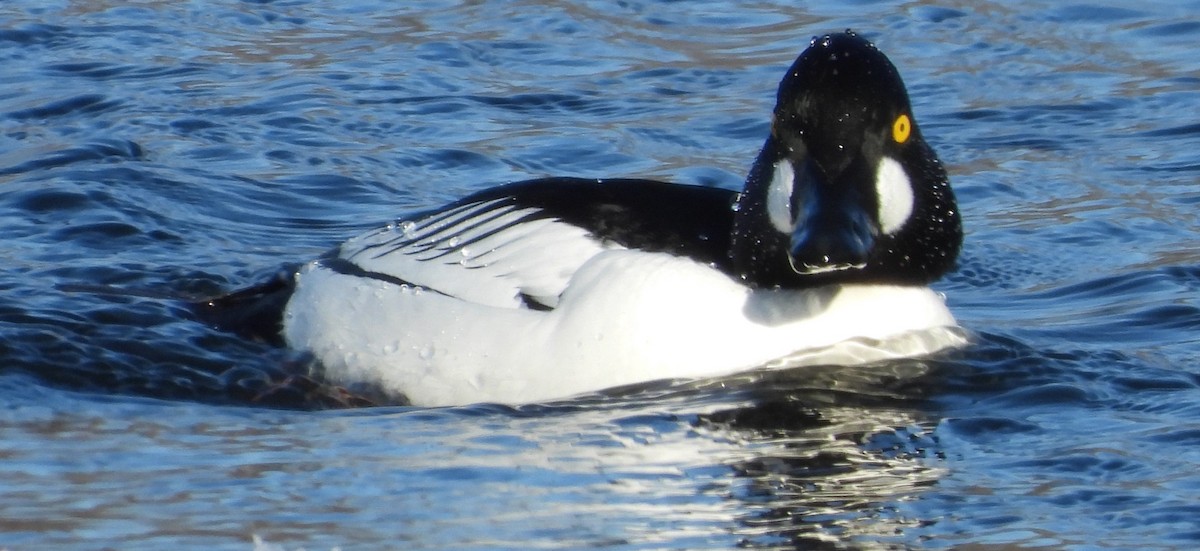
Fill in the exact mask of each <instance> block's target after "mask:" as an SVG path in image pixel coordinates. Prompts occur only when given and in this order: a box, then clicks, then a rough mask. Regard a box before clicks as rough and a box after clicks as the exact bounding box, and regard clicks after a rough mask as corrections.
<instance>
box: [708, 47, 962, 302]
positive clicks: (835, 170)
mask: <svg viewBox="0 0 1200 551" xmlns="http://www.w3.org/2000/svg"><path fill="white" fill-rule="evenodd" d="M735 208H736V209H737V212H736V213H735V214H734V229H733V235H732V240H731V243H732V244H731V261H732V264H733V268H734V270H735V272H736V273H737V275H739V276H740V277H742V278H743V279H744V280H745V281H746V282H747V283H748V284H751V285H755V286H780V287H808V286H814V285H823V284H827V283H835V282H880V283H896V284H925V283H929V282H930V281H933V280H935V279H937V278H938V277H941V276H942V275H943V274H944V273H946V272H947V271H948V270H949V269H950V268H952V267H953V265H954V261H955V258H956V257H957V256H958V251H959V248H960V247H961V245H962V226H961V221H960V218H959V213H958V207H957V206H956V204H955V201H954V193H953V192H952V191H951V189H950V184H949V180H948V178H947V176H946V171H945V169H944V168H943V167H942V164H941V162H939V161H938V159H937V156H936V154H934V152H933V149H932V148H930V147H929V144H927V143H926V142H925V140H924V138H922V136H921V131H920V128H919V127H918V126H917V122H916V118H915V117H914V116H913V113H912V107H911V106H910V105H909V101H908V92H907V91H906V90H905V88H904V82H903V81H902V80H901V79H900V74H899V73H898V72H897V71H896V68H895V67H894V66H893V65H892V63H891V61H889V60H888V58H887V57H886V56H884V55H883V53H882V52H880V51H879V50H878V49H876V48H875V46H874V45H873V44H871V43H870V42H868V41H866V40H865V39H863V38H862V37H860V36H858V35H856V34H854V33H853V32H850V31H847V32H845V33H840V34H830V35H826V36H823V37H820V38H815V39H813V41H812V44H811V45H810V46H809V47H808V49H807V50H805V51H804V52H803V53H802V54H800V57H799V58H797V59H796V62H795V63H793V64H792V66H791V68H790V69H788V72H787V74H786V75H785V76H784V78H783V81H782V82H780V84H779V93H778V97H777V100H776V105H775V113H774V121H773V124H772V125H771V135H770V136H769V137H768V138H767V141H766V143H765V144H764V145H763V148H762V151H761V152H760V153H759V155H758V158H757V159H756V160H755V162H754V166H753V167H752V168H751V171H750V175H749V176H748V177H747V180H746V188H745V190H744V191H743V192H742V194H741V195H740V196H739V198H738V201H737V204H736V207H735Z"/></svg>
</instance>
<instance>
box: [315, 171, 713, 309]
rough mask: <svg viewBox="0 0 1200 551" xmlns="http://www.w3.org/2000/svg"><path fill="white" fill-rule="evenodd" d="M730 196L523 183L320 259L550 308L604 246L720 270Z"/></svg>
mask: <svg viewBox="0 0 1200 551" xmlns="http://www.w3.org/2000/svg"><path fill="white" fill-rule="evenodd" d="M733 198H734V194H733V192H730V191H727V190H721V189H714V188H703V187H696V186H681V185H675V184H667V183H662V182H654V181H648V180H603V181H598V180H582V179H576V178H547V179H542V180H530V181H526V182H520V183H517V184H511V185H508V186H501V187H498V188H493V189H491V190H488V191H484V192H481V193H478V194H475V195H472V196H470V197H467V198H465V199H463V200H461V201H458V202H456V203H453V204H451V205H449V206H447V207H445V208H443V209H439V210H434V211H429V212H426V213H423V214H419V215H416V216H414V217H411V218H408V219H404V220H401V221H398V222H396V223H393V224H389V225H388V226H387V227H385V228H382V229H380V230H377V231H373V232H368V233H366V234H364V235H361V236H359V237H357V238H354V239H351V240H350V241H347V242H346V243H344V244H342V245H341V246H340V247H338V248H337V249H335V250H334V251H332V253H331V254H330V256H328V257H326V258H325V259H323V260H322V261H321V262H322V263H323V264H325V265H326V266H327V267H329V268H331V269H335V270H339V271H345V272H347V273H354V274H356V275H360V276H364V277H373V278H379V279H385V280H388V281H392V282H394V283H397V284H405V285H413V286H419V287H421V288H424V289H428V290H433V291H436V292H439V293H442V294H445V295H449V296H453V297H456V298H460V299H463V300H466V301H470V302H474V303H477V304H485V305H490V306H499V307H509V308H519V307H533V308H554V307H555V306H556V305H557V304H558V299H559V296H560V295H561V294H562V292H563V291H564V290H565V289H566V287H567V284H568V282H569V281H570V279H571V277H572V275H573V274H574V273H575V271H576V270H578V269H579V267H580V266H582V265H583V264H584V263H585V262H587V260H588V259H590V258H591V257H593V256H594V255H596V254H599V253H601V252H603V251H606V250H612V249H622V248H629V249H639V250H643V251H647V252H665V253H669V254H675V255H682V256H688V257H690V258H693V259H695V260H697V261H700V262H703V263H708V264H711V265H713V266H714V267H717V268H718V269H726V265H725V264H726V262H727V254H726V253H727V251H728V232H729V227H730V225H731V220H730V216H731V210H730V205H731V204H732V202H733Z"/></svg>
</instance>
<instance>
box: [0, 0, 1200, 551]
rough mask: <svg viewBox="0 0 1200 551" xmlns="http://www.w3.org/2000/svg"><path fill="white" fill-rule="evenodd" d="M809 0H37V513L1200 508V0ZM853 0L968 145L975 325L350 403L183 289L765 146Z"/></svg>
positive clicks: (864, 27) (868, 514)
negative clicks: (514, 393)
mask: <svg viewBox="0 0 1200 551" xmlns="http://www.w3.org/2000/svg"><path fill="white" fill-rule="evenodd" d="M806 4H810V5H808V6H807V7H804V8H798V7H795V6H793V3H790V2H756V3H740V2H728V1H725V2H687V3H681V2H628V1H627V2H608V1H606V2H561V3H560V2H507V3H501V2H484V3H469V4H460V3H455V2H405V3H386V2H371V1H370V0H368V1H366V2H353V3H346V2H305V1H278V2H271V1H254V2H251V1H246V2H238V1H232V0H223V1H213V2H164V1H146V2H136V3H131V2H106V1H87V2H85V1H78V2H70V1H65V0H58V1H49V2H45V1H35V0H6V1H5V2H3V3H0V82H2V83H3V86H0V231H2V232H3V245H2V246H0V254H2V255H3V262H0V359H2V363H0V548H7V549H13V550H22V549H47V548H53V549H95V548H99V547H104V546H109V547H111V548H116V549H148V550H149V549H214V548H223V549H252V548H255V547H258V548H259V549H277V548H278V549H287V550H289V551H290V550H294V549H299V548H305V549H310V550H312V549H331V548H335V547H340V548H342V549H363V548H400V549H448V548H458V549H463V548H494V547H500V548H588V547H615V548H622V549H659V548H671V549H702V548H714V549H729V548H734V547H750V548H792V547H796V548H966V547H969V548H974V549H992V548H997V549H998V548H1005V549H1009V548H1114V549H1131V548H1139V549H1153V548H1157V549H1192V548H1195V547H1196V546H1197V545H1198V544H1200V521H1198V520H1197V519H1200V500H1198V499H1197V496H1198V495H1200V391H1198V390H1197V387H1198V385H1200V361H1198V360H1200V357H1198V351H1200V343H1198V338H1197V334H1198V333H1197V329H1198V328H1200V309H1198V307H1200V301H1198V300H1197V292H1198V291H1200V249H1198V248H1197V247H1196V238H1197V234H1198V228H1200V223H1198V222H1200V220H1198V215H1197V213H1198V211H1200V209H1198V206H1200V199H1198V198H1200V193H1198V192H1197V189H1198V188H1197V184H1198V175H1200V117H1198V115H1197V114H1198V113H1200V61H1198V59H1200V58H1197V56H1196V44H1197V43H1200V20H1198V19H1197V14H1200V3H1197V2H1195V1H1190V2H1165V1H1163V2H1159V1H1154V0H1149V1H1144V2H1138V3H1136V4H1130V5H1129V6H1132V7H1129V6H1126V7H1118V6H1117V5H1116V4H1113V5H1102V4H1095V3H1092V4H1073V5H1062V4H1058V3H1045V4H1039V3H1034V2H1028V1H1026V2H1003V3H1001V2H991V3H989V2H971V3H967V2H963V3H961V5H960V4H955V3H949V4H938V5H934V4H926V3H920V2H917V3H905V2H870V1H860V2H850V3H845V2H824V3H816V4H811V3H806ZM847 27H850V28H854V29H856V30H859V31H861V32H862V33H864V34H866V35H868V36H869V37H871V38H872V39H873V40H875V41H876V42H877V43H878V44H879V46H880V47H881V48H882V49H883V50H884V51H885V52H887V53H888V54H889V56H890V57H891V58H892V60H893V61H894V62H895V63H896V65H897V66H898V67H899V68H900V70H901V72H902V74H903V75H904V76H905V79H906V80H907V81H908V83H909V88H910V90H909V91H910V94H911V95H912V98H913V102H914V108H915V110H916V115H917V120H918V122H919V124H921V125H922V130H923V131H924V133H925V134H926V136H927V137H928V139H929V140H930V142H931V143H932V144H933V145H934V147H935V148H936V149H937V150H938V152H939V154H940V155H941V157H942V159H943V160H944V161H945V162H946V164H947V166H948V167H949V169H950V172H951V176H952V180H953V183H954V186H955V188H956V190H957V193H958V195H959V198H960V204H961V207H962V211H963V213H964V217H965V224H966V229H967V232H968V233H967V242H966V246H965V250H964V254H963V256H962V257H961V259H960V264H959V268H958V270H957V271H956V272H955V273H953V274H952V275H951V276H949V277H948V278H946V279H945V280H944V281H942V282H940V283H939V284H938V285H937V288H938V290H939V291H942V292H944V293H945V294H946V295H947V297H948V301H949V303H950V305H951V307H952V308H953V310H954V311H955V313H956V315H957V316H958V317H959V319H960V321H961V322H962V324H963V325H964V326H965V327H967V328H969V329H970V330H971V331H972V332H973V333H974V344H973V345H972V346H970V347H969V348H967V349H965V350H962V351H958V352H955V353H951V354H946V355H942V356H939V357H935V358H928V359H922V360H907V361H897V362H890V363H885V364H880V365H874V366H867V367H865V368H854V369H845V368H842V369H836V368H831V369H815V370H802V371H796V372H781V373H772V374H767V375H758V376H747V377H739V378H734V379H730V380H724V381H699V382H691V383H688V382H676V383H663V384H657V385H649V386H647V387H644V388H639V389H633V390H629V391H627V392H621V393H609V394H608V395H598V396H593V397H584V398H580V399H577V400H572V401H568V402H564V403H560V404H550V405H538V406H528V407H523V408H517V409H513V408H502V407H492V406H474V407H466V408H452V409H436V410H423V409H414V408H405V407H402V406H397V405H394V404H386V403H384V404H381V405H380V406H379V407H366V408H345V407H343V406H348V405H349V406H353V405H364V404H368V403H370V401H371V400H372V399H373V398H372V397H371V396H368V395H362V396H358V395H348V394H346V393H344V392H342V391H340V390H339V389H334V388H330V387H328V386H327V385H322V384H321V382H320V380H319V379H310V378H305V377H299V376H297V374H303V373H306V372H307V369H308V368H309V367H310V366H309V365H308V364H307V362H306V360H305V359H304V358H300V357H296V356H295V355H293V354H290V353H288V352H286V351H283V350H279V349H276V348H272V347H270V346H267V345H265V344H259V343H254V342H247V341H244V340H241V339H239V338H237V337H234V336H231V335H226V334H223V333H218V332H215V331H213V330H211V329H209V328H207V327H205V326H204V325H203V324H200V323H196V322H195V321H193V320H191V319H190V318H189V316H188V315H187V312H186V309H185V308H184V307H183V302H182V300H183V299H187V298H194V297H203V296H207V295H210V294H213V293H216V292H218V291H220V290H222V289H232V288H235V287H238V286H240V285H245V284H247V283H250V282H253V281H255V280H257V279H259V278H261V277H263V276H265V275H267V274H270V273H272V272H273V271H274V270H276V269H278V268H279V267H280V266H282V265H284V264H286V263H289V262H296V261H302V260H305V259H308V258H311V257H313V256H314V255H316V254H319V253H320V252H321V251H323V250H324V249H326V248H327V247H329V246H331V245H332V244H334V243H336V242H338V241H340V240H342V239H344V238H346V237H348V236H351V235H354V234H355V233H357V232H359V231H361V230H363V229H366V228H369V227H374V226H376V225H378V224H380V223H383V222H386V221H387V220H389V219H391V218H393V217H394V216H396V215H398V214H400V213H402V212H403V211H404V210H406V209H410V208H419V207H426V206H432V205H436V204H439V203H442V202H443V201H446V200H448V199H451V198H455V197H458V196H461V195H462V194H465V193H467V192H470V191H472V190H476V189H479V188H481V187H484V186H488V185H491V184H495V183H500V182H504V181H509V180H516V179H521V178H526V177H533V176H542V175H547V174H556V175H568V176H584V177H598V176H638V177H651V178H662V179H671V180H675V181H680V182H688V183H702V184H706V185H714V186H722V187H738V186H739V185H740V183H741V179H742V177H743V174H744V172H745V170H746V169H747V167H748V166H749V164H750V161H751V159H752V157H753V155H754V154H755V153H756V151H757V149H758V147H759V145H760V144H761V141H762V139H763V138H764V136H765V135H766V132H767V129H768V125H769V119H768V114H769V110H770V108H771V105H772V101H773V94H774V88H775V85H776V84H777V82H778V79H779V77H780V75H781V74H782V71H783V70H784V69H785V68H786V67H787V66H788V65H789V64H790V63H791V61H792V59H793V58H794V56H795V55H796V54H797V53H799V51H801V50H802V49H803V48H804V46H806V45H807V42H808V39H809V37H810V36H811V35H814V34H818V33H823V32H828V31H836V30H841V29H844V28H847ZM107 288H119V289H122V290H124V291H123V293H122V294H111V293H105V292H102V291H104V289H107ZM730 345H731V346H736V345H737V343H730ZM256 538H257V543H255V541H256Z"/></svg>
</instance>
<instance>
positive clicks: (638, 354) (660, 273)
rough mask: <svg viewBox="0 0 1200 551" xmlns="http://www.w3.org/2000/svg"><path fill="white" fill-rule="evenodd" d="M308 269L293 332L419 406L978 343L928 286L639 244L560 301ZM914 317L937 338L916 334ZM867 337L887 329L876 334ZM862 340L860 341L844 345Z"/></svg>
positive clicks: (354, 374) (334, 370) (348, 377)
mask: <svg viewBox="0 0 1200 551" xmlns="http://www.w3.org/2000/svg"><path fill="white" fill-rule="evenodd" d="M296 277H297V285H296V291H295V294H294V295H293V298H292V300H291V301H290V302H289V304H288V307H287V310H286V312H285V318H284V335H285V338H286V339H287V341H288V343H289V344H290V345H291V346H293V347H295V348H299V349H302V350H309V351H311V352H312V353H313V354H315V355H316V357H317V358H318V359H319V360H320V361H321V363H322V364H323V365H324V366H325V368H326V370H327V377H328V378H329V379H331V380H332V381H334V382H335V383H340V384H349V383H356V382H368V383H373V384H378V385H380V386H381V387H382V388H383V389H385V390H387V391H389V392H392V393H395V394H402V395H404V396H406V397H407V398H408V399H409V400H410V401H411V402H412V403H413V404H415V405H430V406H433V405H456V404H467V403H475V402H499V403H529V402H539V401H545V400H552V399H558V398H565V397H569V396H572V395H575V394H580V393H584V392H589V391H596V390H601V389H604V388H609V387H614V386H620V385H626V384H633V383H638V382H645V381H651V380H656V379H664V378H695V377H710V376H719V375H724V374H730V373H735V372H738V371H742V370H747V369H753V368H756V367H761V366H763V365H765V364H767V363H768V362H771V361H772V360H780V359H781V358H783V359H786V358H789V357H790V358H791V359H790V360H785V361H782V362H775V364H774V365H778V366H783V367H788V366H793V365H796V364H797V363H805V364H813V363H828V362H827V361H825V360H826V359H828V360H833V361H835V362H837V363H843V362H846V361H847V360H849V361H873V360H878V359H881V358H886V357H893V356H896V355H901V354H903V355H912V354H923V353H929V352H933V351H936V350H938V349H941V348H945V347H947V346H957V345H960V344H962V343H963V337H962V335H961V334H960V333H958V332H955V331H939V330H938V328H944V327H952V326H954V318H953V317H952V316H951V314H950V312H949V311H948V310H947V309H946V307H945V305H944V304H943V301H942V300H941V298H940V297H939V296H938V295H937V294H936V293H934V292H932V291H931V290H929V289H926V288H919V287H891V286H841V287H831V288H825V289H819V290H813V291H782V290H750V289H748V288H746V287H744V286H742V285H740V284H738V283H737V282H735V281H734V280H732V279H730V278H729V277H728V276H726V275H724V274H722V273H720V272H718V271H716V270H714V269H712V268H710V267H708V266H705V265H702V264H698V263H695V262H693V261H690V260H687V259H684V258H678V257H673V256H670V255H666V254H658V253H645V252H639V251H630V250H609V251H604V252H600V253H598V254H596V255H595V256H593V257H591V259H590V260H588V261H587V262H585V263H584V264H583V265H582V267H581V268H580V269H579V270H578V271H577V272H576V273H574V275H573V276H572V277H571V278H570V279H569V281H568V283H567V288H566V291H565V292H564V293H563V295H562V297H561V299H560V300H559V303H558V305H557V307H556V308H555V309H553V310H550V311H537V310H529V309H524V308H513V307H506V306H495V305H485V304H479V303H472V302H469V301H466V300H462V299H458V298H454V297H451V296H447V295H444V294H440V293H436V292H432V291H422V290H420V289H416V288H413V287H408V286H400V285H396V284H393V283H388V282H386V281H381V280H376V279H369V278H362V277H356V276H352V275H346V274H341V273H337V272H335V271H333V270H330V269H328V268H326V267H323V266H321V265H320V264H319V263H313V264H311V265H309V266H308V267H307V268H305V269H303V270H301V272H300V273H299V274H298V275H297V276H296ZM914 331H923V332H925V337H923V338H921V339H917V340H915V341H914V340H913V339H911V338H906V335H909V334H911V333H912V332H914ZM864 338H865V339H879V340H880V341H882V342H881V343H880V344H879V345H878V346H865V347H864V346H863V341H862V340H861V339H864ZM853 339H860V340H853ZM889 339H890V340H893V341H896V342H897V343H898V344H897V347H889V346H888V345H887V341H888V340H889ZM847 340H852V342H853V343H855V344H854V345H853V346H851V348H849V349H846V348H844V347H843V349H841V350H839V349H838V347H837V346H834V345H837V344H838V343H842V342H844V341H847ZM914 343H916V344H914ZM831 347H832V348H831ZM822 349H825V350H826V353H825V354H824V355H823V354H822V353H821V352H820V350H822ZM847 350H851V352H849V353H850V356H847V353H848V352H847Z"/></svg>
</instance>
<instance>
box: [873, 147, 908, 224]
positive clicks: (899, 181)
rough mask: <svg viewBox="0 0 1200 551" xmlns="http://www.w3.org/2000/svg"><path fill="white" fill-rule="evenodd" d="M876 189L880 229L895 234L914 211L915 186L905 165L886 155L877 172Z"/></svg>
mask: <svg viewBox="0 0 1200 551" xmlns="http://www.w3.org/2000/svg"><path fill="white" fill-rule="evenodd" d="M875 190H876V193H878V194H879V229H880V230H882V231H883V233H885V234H893V233H896V232H897V231H899V230H900V228H901V227H903V226H904V223H905V222H908V218H909V217H910V216H912V211H913V188H912V182H911V181H910V180H909V178H908V173H906V172H905V171H904V167H902V166H900V163H898V162H896V160H895V159H891V158H889V157H884V158H883V159H882V160H880V161H879V169H878V170H876V172H875Z"/></svg>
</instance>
